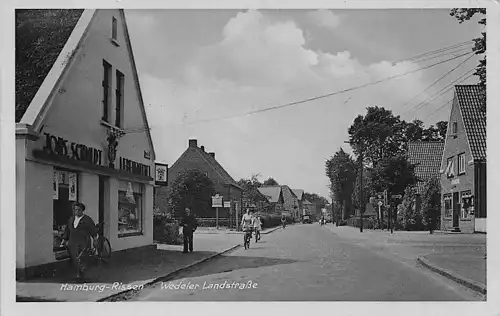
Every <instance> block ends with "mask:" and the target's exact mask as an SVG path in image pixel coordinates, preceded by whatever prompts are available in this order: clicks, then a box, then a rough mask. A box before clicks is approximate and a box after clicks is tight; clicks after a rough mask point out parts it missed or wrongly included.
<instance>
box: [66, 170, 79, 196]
mask: <svg viewBox="0 0 500 316" xmlns="http://www.w3.org/2000/svg"><path fill="white" fill-rule="evenodd" d="M68 182H69V198H68V200H69V201H76V191H77V188H76V186H77V183H76V173H73V172H70V173H69V176H68Z"/></svg>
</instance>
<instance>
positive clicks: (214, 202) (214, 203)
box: [212, 194, 222, 207]
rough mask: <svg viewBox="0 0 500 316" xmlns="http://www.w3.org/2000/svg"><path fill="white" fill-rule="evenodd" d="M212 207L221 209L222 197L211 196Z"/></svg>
mask: <svg viewBox="0 0 500 316" xmlns="http://www.w3.org/2000/svg"><path fill="white" fill-rule="evenodd" d="M212 207H222V196H220V195H218V194H216V195H215V196H212Z"/></svg>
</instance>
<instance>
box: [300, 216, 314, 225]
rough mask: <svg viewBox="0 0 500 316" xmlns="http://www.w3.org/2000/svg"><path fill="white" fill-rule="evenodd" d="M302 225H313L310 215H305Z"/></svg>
mask: <svg viewBox="0 0 500 316" xmlns="http://www.w3.org/2000/svg"><path fill="white" fill-rule="evenodd" d="M302 223H303V224H312V220H311V217H310V216H309V215H304V216H303V217H302Z"/></svg>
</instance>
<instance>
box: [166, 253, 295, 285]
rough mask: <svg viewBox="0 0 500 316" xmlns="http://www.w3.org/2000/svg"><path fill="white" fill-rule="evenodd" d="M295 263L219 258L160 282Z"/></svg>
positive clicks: (289, 261)
mask: <svg viewBox="0 0 500 316" xmlns="http://www.w3.org/2000/svg"><path fill="white" fill-rule="evenodd" d="M250 249H252V248H250ZM253 249H258V248H253ZM297 262H299V261H297V260H291V259H278V258H268V257H249V256H221V257H219V258H216V259H213V260H210V261H207V262H205V263H202V264H199V265H197V266H194V267H192V268H190V269H188V270H185V271H182V272H179V273H176V274H175V275H172V276H170V277H168V278H166V279H165V280H162V281H172V280H178V279H182V278H186V277H189V278H195V277H202V276H207V275H213V274H219V273H227V272H232V271H235V270H243V269H255V268H261V267H267V266H273V265H281V264H292V263H297Z"/></svg>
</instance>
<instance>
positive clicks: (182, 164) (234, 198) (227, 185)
mask: <svg viewBox="0 0 500 316" xmlns="http://www.w3.org/2000/svg"><path fill="white" fill-rule="evenodd" d="M192 169H196V170H198V171H200V172H202V173H204V174H205V175H206V176H207V177H208V178H210V179H211V180H212V182H213V183H214V187H215V192H216V194H219V195H220V196H222V197H223V199H224V201H229V202H231V207H230V208H220V209H219V216H220V217H229V214H230V213H232V212H238V214H241V205H242V197H243V196H242V193H243V188H242V187H241V186H239V185H238V183H236V181H234V179H233V178H232V177H231V175H229V173H228V172H227V171H226V170H225V169H224V168H223V167H222V166H221V165H220V164H219V162H218V161H217V160H216V159H215V153H214V152H206V151H205V147H204V146H201V147H198V142H197V140H196V139H190V140H189V143H188V148H187V149H186V150H185V151H184V153H183V154H182V155H181V156H180V157H179V158H178V159H177V161H176V162H175V163H174V164H173V165H172V166H171V167H170V168H169V170H168V187H170V186H171V185H172V183H173V182H174V181H175V180H176V179H177V177H178V176H179V175H180V174H181V173H183V172H185V171H188V170H192ZM168 187H161V188H157V190H156V203H157V205H161V207H162V208H163V210H162V211H166V208H165V206H166V199H167V192H168ZM198 215H200V216H203V217H215V216H216V211H215V209H211V210H207V213H206V214H203V215H202V214H198Z"/></svg>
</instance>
